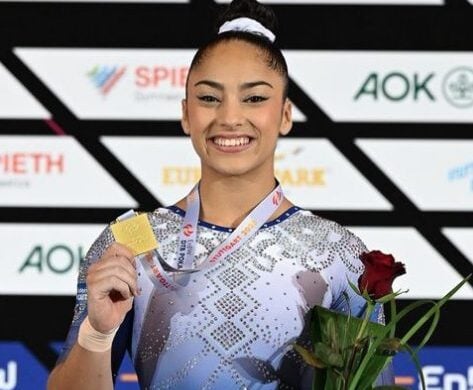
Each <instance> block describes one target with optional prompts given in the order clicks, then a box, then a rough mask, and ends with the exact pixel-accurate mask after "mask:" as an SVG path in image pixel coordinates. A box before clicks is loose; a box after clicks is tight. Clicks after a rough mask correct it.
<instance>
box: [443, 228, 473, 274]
mask: <svg viewBox="0 0 473 390" xmlns="http://www.w3.org/2000/svg"><path fill="white" fill-rule="evenodd" d="M442 233H443V234H445V235H446V236H447V237H448V239H449V240H450V241H452V242H453V244H454V245H455V246H456V247H457V248H458V249H459V250H460V252H462V253H463V254H464V255H465V256H466V257H467V258H468V259H470V261H471V263H472V265H473V228H443V229H442ZM471 271H472V272H473V267H472V270H471Z"/></svg>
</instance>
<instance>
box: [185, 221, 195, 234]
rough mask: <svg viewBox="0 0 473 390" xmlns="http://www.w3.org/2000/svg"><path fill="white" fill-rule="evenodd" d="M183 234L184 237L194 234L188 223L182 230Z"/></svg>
mask: <svg viewBox="0 0 473 390" xmlns="http://www.w3.org/2000/svg"><path fill="white" fill-rule="evenodd" d="M183 233H184V235H185V236H186V237H190V236H191V234H192V233H194V228H193V227H192V225H191V224H190V223H188V224H187V225H186V226H184V228H183Z"/></svg>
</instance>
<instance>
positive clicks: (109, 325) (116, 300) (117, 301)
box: [87, 243, 138, 333]
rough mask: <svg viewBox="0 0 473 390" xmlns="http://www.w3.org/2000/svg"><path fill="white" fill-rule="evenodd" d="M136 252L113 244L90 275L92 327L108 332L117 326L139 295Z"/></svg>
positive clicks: (94, 265) (90, 317)
mask: <svg viewBox="0 0 473 390" xmlns="http://www.w3.org/2000/svg"><path fill="white" fill-rule="evenodd" d="M135 266H136V263H135V259H134V256H133V253H132V252H131V251H130V249H128V248H127V247H126V246H124V245H121V244H118V243H113V244H112V245H110V246H109V247H108V248H107V250H106V251H105V252H104V254H103V256H102V257H101V258H100V259H99V260H98V261H97V262H96V263H94V264H92V265H91V266H90V268H89V272H88V274H87V290H88V293H87V305H88V317H89V321H90V324H91V325H92V327H93V328H94V329H95V330H97V331H99V332H101V333H108V332H110V331H111V330H112V329H114V328H116V327H118V326H119V325H120V324H121V323H122V321H123V319H124V318H125V315H126V313H127V312H128V311H129V310H130V309H131V307H132V304H133V297H134V296H137V295H138V288H137V274H136V270H135Z"/></svg>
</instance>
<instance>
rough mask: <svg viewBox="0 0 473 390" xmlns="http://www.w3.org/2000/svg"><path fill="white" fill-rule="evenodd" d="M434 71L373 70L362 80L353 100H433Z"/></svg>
mask: <svg viewBox="0 0 473 390" xmlns="http://www.w3.org/2000/svg"><path fill="white" fill-rule="evenodd" d="M434 77H435V73H428V74H422V75H421V74H419V73H413V74H407V73H404V72H398V71H393V72H389V73H385V74H382V73H378V72H373V73H370V74H369V75H368V77H367V78H366V79H365V80H364V81H363V82H362V84H361V86H360V88H359V89H358V90H357V91H356V93H355V96H354V100H355V101H357V100H362V99H368V98H369V99H372V100H374V101H379V100H382V99H384V100H388V101H392V102H399V101H403V100H407V99H412V100H413V101H419V100H421V99H424V100H427V101H435V100H436V99H435V96H434V94H433V93H432V89H431V84H430V83H431V82H432V80H433V79H434Z"/></svg>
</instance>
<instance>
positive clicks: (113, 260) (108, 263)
mask: <svg viewBox="0 0 473 390" xmlns="http://www.w3.org/2000/svg"><path fill="white" fill-rule="evenodd" d="M133 260H134V259H133ZM116 266H121V267H123V268H125V269H126V270H128V272H130V273H132V274H135V273H136V263H135V262H133V263H130V261H129V260H128V259H127V258H126V257H124V256H109V257H103V258H101V259H100V260H99V261H97V262H96V263H94V264H93V265H91V266H90V267H89V271H90V270H92V271H94V270H100V269H104V268H109V267H116Z"/></svg>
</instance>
